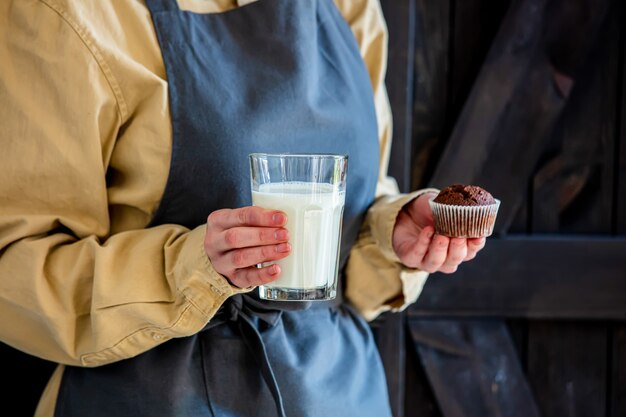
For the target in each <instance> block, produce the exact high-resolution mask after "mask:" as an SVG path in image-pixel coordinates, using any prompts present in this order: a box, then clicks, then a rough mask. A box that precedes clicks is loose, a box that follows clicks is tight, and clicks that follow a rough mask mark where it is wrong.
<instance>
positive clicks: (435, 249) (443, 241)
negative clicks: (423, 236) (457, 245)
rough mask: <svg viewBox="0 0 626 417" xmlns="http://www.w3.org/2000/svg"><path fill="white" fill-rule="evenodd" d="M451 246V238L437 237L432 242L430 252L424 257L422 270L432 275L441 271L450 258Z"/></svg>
mask: <svg viewBox="0 0 626 417" xmlns="http://www.w3.org/2000/svg"><path fill="white" fill-rule="evenodd" d="M449 244H450V238H449V237H446V236H442V235H435V237H433V239H432V241H431V242H430V245H429V247H428V252H427V253H426V255H425V256H424V260H423V262H422V267H421V269H422V270H424V271H426V272H431V273H432V272H437V271H439V270H440V268H441V266H442V265H443V264H444V262H445V261H446V258H447V256H448V245H449ZM442 272H443V271H442Z"/></svg>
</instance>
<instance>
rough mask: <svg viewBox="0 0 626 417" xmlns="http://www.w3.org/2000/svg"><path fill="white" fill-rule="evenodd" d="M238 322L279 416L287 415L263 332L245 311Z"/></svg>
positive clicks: (285, 416)
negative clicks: (261, 332)
mask: <svg viewBox="0 0 626 417" xmlns="http://www.w3.org/2000/svg"><path fill="white" fill-rule="evenodd" d="M237 323H238V324H239V330H240V331H241V336H242V338H243V340H244V343H245V344H246V346H248V349H250V351H251V352H252V354H253V355H254V358H255V359H256V361H257V362H258V364H259V366H260V367H261V375H263V379H264V380H265V383H266V384H267V387H268V388H269V390H270V392H271V393H272V397H273V398H274V403H275V404H276V411H277V412H278V415H279V417H287V415H286V414H285V407H284V406H283V398H282V396H281V394H280V389H279V388H278V383H277V382H276V377H275V376H274V371H273V370H272V365H271V364H270V361H269V358H268V357H267V350H266V349H265V343H263V338H262V337H261V334H260V333H259V331H258V330H257V328H256V326H255V325H254V323H253V322H252V319H251V318H250V317H248V315H247V314H245V313H243V312H240V313H239V320H238V321H237Z"/></svg>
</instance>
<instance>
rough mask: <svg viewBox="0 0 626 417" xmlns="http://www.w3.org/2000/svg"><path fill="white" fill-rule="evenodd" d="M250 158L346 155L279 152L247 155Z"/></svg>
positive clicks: (320, 157) (324, 157) (339, 158)
mask: <svg viewBox="0 0 626 417" xmlns="http://www.w3.org/2000/svg"><path fill="white" fill-rule="evenodd" d="M248 157H250V158H303V159H304V158H313V159H337V160H341V159H348V155H346V154H334V153H302V152H295V153H290V152H280V153H267V152H252V153H250V154H248Z"/></svg>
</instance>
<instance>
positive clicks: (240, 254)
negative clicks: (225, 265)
mask: <svg viewBox="0 0 626 417" xmlns="http://www.w3.org/2000/svg"><path fill="white" fill-rule="evenodd" d="M246 259H247V256H246V252H245V251H242V250H236V251H233V254H232V261H233V265H235V267H236V268H241V267H243V266H245V265H246Z"/></svg>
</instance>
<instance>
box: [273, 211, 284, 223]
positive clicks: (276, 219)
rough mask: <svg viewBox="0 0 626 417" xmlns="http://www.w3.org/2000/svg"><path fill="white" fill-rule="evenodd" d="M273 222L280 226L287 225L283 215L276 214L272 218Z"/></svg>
mask: <svg viewBox="0 0 626 417" xmlns="http://www.w3.org/2000/svg"><path fill="white" fill-rule="evenodd" d="M272 221H273V222H274V224H277V225H280V224H283V223H285V215H284V214H282V213H275V214H274V215H273V216H272Z"/></svg>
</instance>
